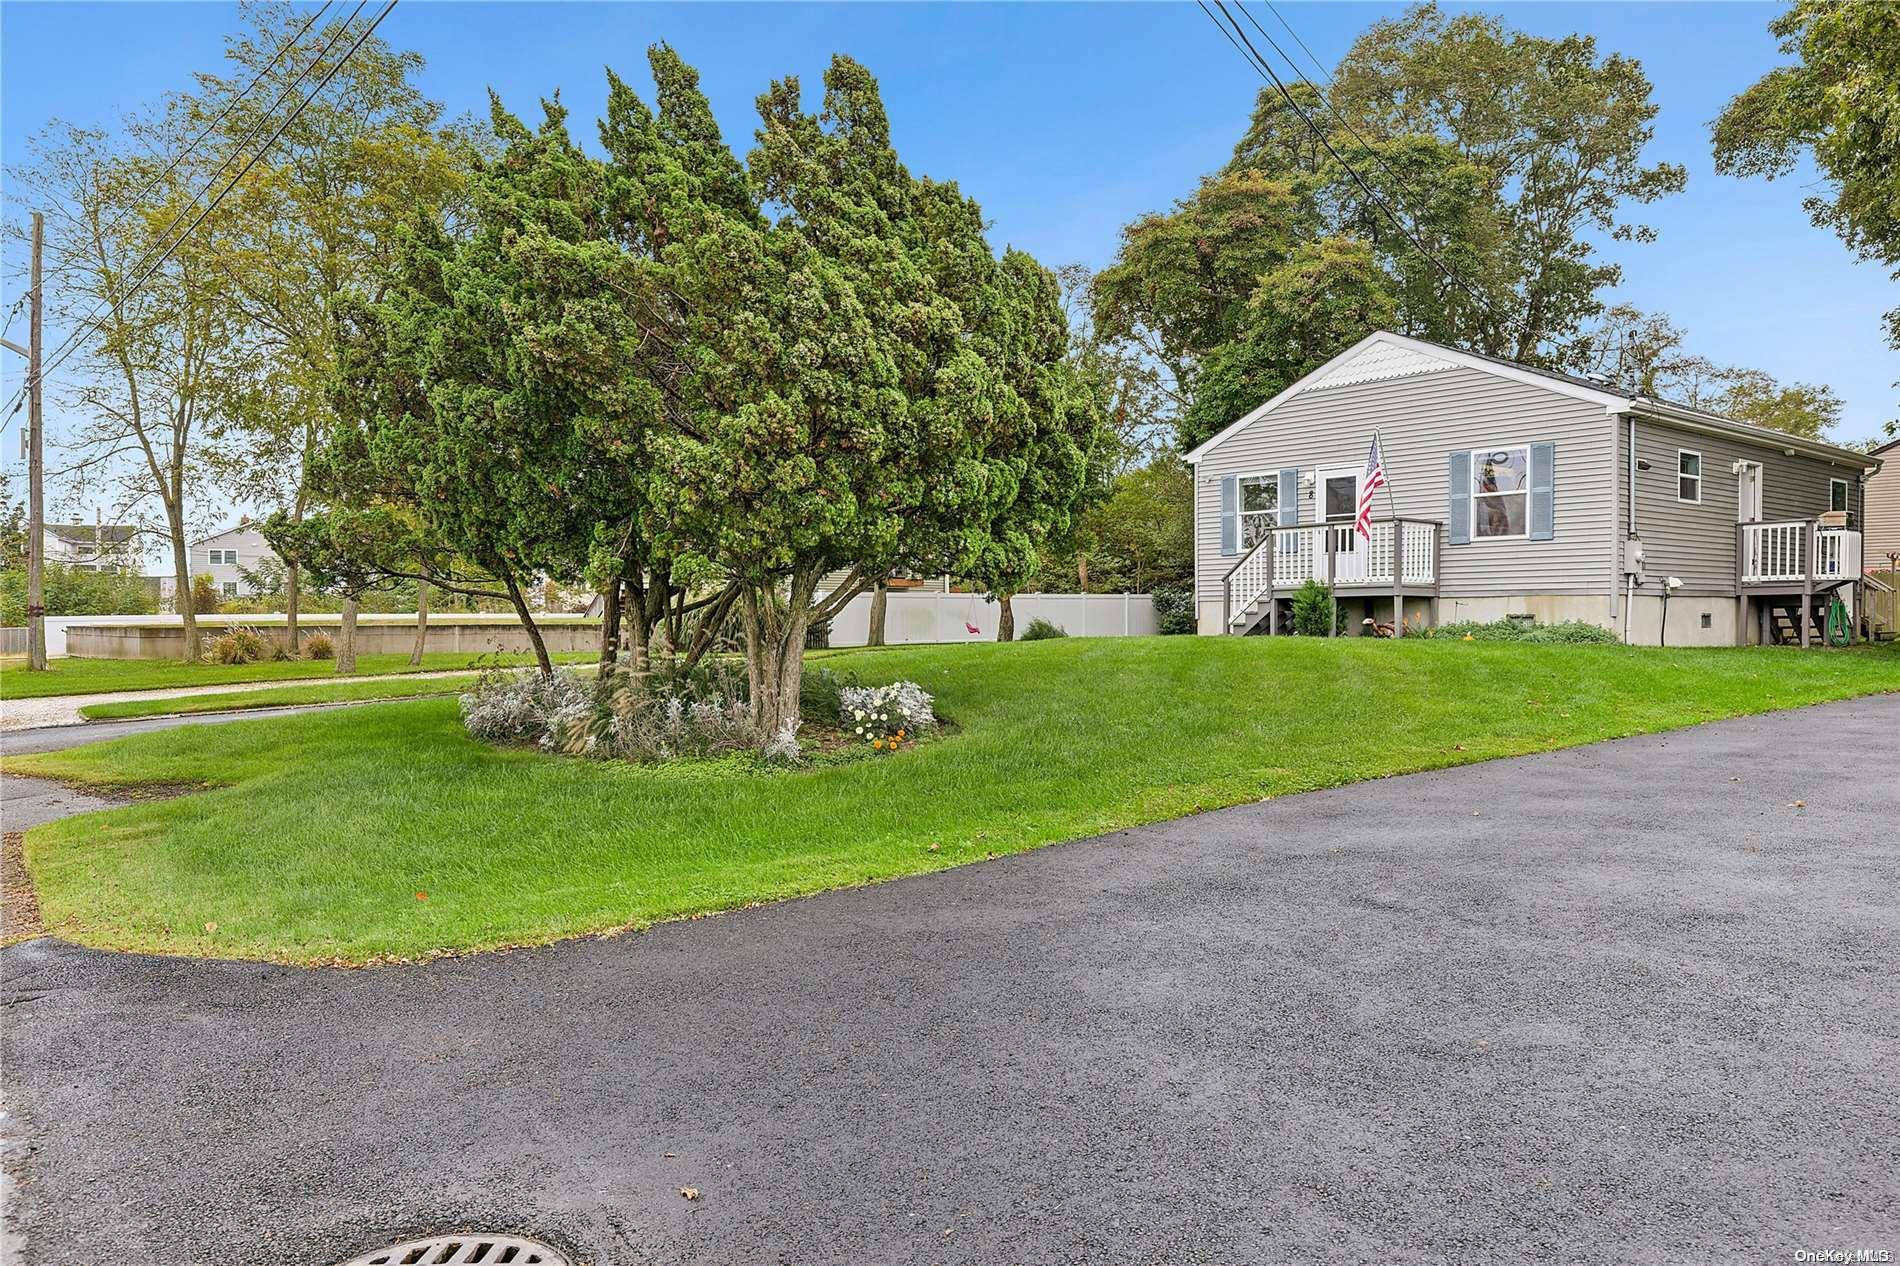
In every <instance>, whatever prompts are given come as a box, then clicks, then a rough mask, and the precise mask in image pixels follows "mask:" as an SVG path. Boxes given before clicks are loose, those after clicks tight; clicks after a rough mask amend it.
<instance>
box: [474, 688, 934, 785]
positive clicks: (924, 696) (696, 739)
mask: <svg viewBox="0 0 1900 1266" xmlns="http://www.w3.org/2000/svg"><path fill="white" fill-rule="evenodd" d="M799 702H800V711H801V713H802V714H803V719H802V721H801V723H800V724H799V725H798V727H797V728H796V729H795V730H793V731H791V732H787V733H781V734H777V735H769V736H761V735H759V734H758V733H756V732H755V731H754V729H753V728H752V723H751V717H750V707H749V704H748V701H747V696H746V679H745V677H744V676H743V675H742V674H740V673H738V672H737V671H735V670H733V669H731V668H730V667H728V666H726V665H724V664H714V665H711V666H706V665H702V666H700V667H698V668H695V669H693V670H691V671H678V670H674V669H670V668H662V669H659V670H656V671H654V672H651V673H648V674H645V675H643V676H635V675H633V674H630V673H620V674H616V675H615V676H613V677H612V678H610V679H608V680H606V681H595V680H592V679H583V678H581V677H578V676H576V675H575V674H573V673H571V672H557V673H555V674H554V676H552V677H543V676H541V675H540V673H538V672H536V671H535V670H533V669H515V670H497V671H492V672H488V673H484V674H483V675H482V677H481V679H480V680H479V681H478V682H477V683H476V685H475V688H474V689H473V690H470V691H468V692H467V693H466V694H464V695H462V696H461V709H462V723H463V725H465V726H466V727H467V729H468V732H469V734H470V735H471V736H472V737H474V738H477V739H481V740H483V741H484V742H490V743H503V744H511V745H525V746H533V747H538V748H540V749H541V750H542V751H546V752H557V753H561V754H564V755H570V756H587V757H592V758H595V759H598V760H624V761H631V762H634V763H637V764H657V763H661V762H666V761H676V760H713V759H724V758H729V757H733V756H737V755H742V754H743V755H750V756H756V757H757V758H758V759H759V760H761V761H763V762H765V763H768V764H773V765H803V764H809V763H811V762H813V761H816V760H827V759H831V760H835V759H839V758H844V757H854V756H861V755H870V754H873V753H892V752H897V751H900V750H903V749H905V748H909V747H914V746H915V745H916V744H917V742H918V741H919V739H921V738H923V737H924V736H926V735H927V734H929V733H931V732H932V731H934V730H936V729H937V728H938V726H939V721H938V718H937V715H936V711H935V708H934V703H933V700H932V699H931V696H930V694H929V692H928V691H926V690H924V688H923V687H921V686H919V685H918V684H917V683H916V682H912V681H897V682H890V683H888V684H885V685H879V686H865V685H861V684H859V683H858V682H856V681H855V680H853V679H850V678H845V677H840V676H838V675H837V674H835V673H832V672H830V671H829V670H827V669H822V668H821V669H818V670H817V671H815V672H808V673H807V674H806V675H805V679H804V684H803V689H802V690H801V691H800V700H799Z"/></svg>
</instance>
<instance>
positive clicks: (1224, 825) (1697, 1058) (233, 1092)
mask: <svg viewBox="0 0 1900 1266" xmlns="http://www.w3.org/2000/svg"><path fill="white" fill-rule="evenodd" d="M1896 736H1900V696H1887V697H1877V698H1870V699H1862V700H1856V701H1852V702H1846V703H1840V704H1832V705H1828V706H1825V707H1818V708H1810V709H1805V710H1802V711H1797V712H1788V713H1780V714H1775V715H1769V716H1761V717H1752V718H1746V719H1741V720H1736V721H1728V722H1721V723H1717V724H1713V725H1707V726H1703V727H1700V728H1697V729H1693V730H1683V731H1677V732H1674V733H1670V734H1665V735H1658V736H1653V737H1648V738H1640V739H1630V740H1625V741H1621V742H1615V743H1606V744H1600V745H1597V746H1592V747H1583V748H1573V749H1570V750H1568V751H1563V752H1556V753H1552V754H1549V755H1544V756H1535V757H1527V758H1524V759H1520V760H1511V761H1493V762H1490V763H1487V764H1480V765H1472V766H1468V767H1465V768H1462V769H1455V770H1447V771H1443V772H1438V773H1432V774H1421V775H1414V776H1410V777H1403V778H1390V779H1383V780H1379V781H1374V782H1366V783H1360V784H1357V785H1355V786H1350V787H1344V788H1339V789H1337V790H1333V791H1325V792H1318V793H1314V794H1311V795H1303V796H1291V797H1286V798H1284V799H1279V800H1274V801H1272V802H1269V803H1265V804H1255V805H1247V806H1243V807H1240V808H1235V809H1228V810H1223V811H1221V812H1217V813H1208V814H1203V815H1200V816H1196V817H1191V818H1185V819H1182V820H1179V821H1175V822H1169V823H1165V824H1161V825H1157V826H1153V827H1146V828H1142V829H1139V830H1131V831H1124V832H1120V833H1117V834H1115V835H1111V836H1107V837H1103V838H1100V839H1094V840H1086V841H1082V842H1078V843H1075V844H1071V845H1064V846H1060V847H1054V848H1046V849H1041V850H1038V851H1035V852H1031V853H1025V854H1020V855H1017V856H1013V857H1008V858H1002V859H998V860H996V861H992V862H985V863H981V864H978V865H972V866H966V867H963V868H960V869H957V870H951V871H944V872H940V873H937V874H932V875H926V876H918V877H916V878H912V879H906V880H901V881H898V882H893V883H887V884H881V885H878V886H875V887H870V888H862V889H856V890H849V891H839V892H832V893H827V894H824V895H821V896H817V897H812V898H809V899H806V900H801V901H792V902H785V903H782V904H778V905H772V906H766V907H762V908H758V909H752V910H743V911H738V912H735V913H732V914H728V915H723V916H721V917H718V918H712V919H701V920H695V921H691V922H682V923H674V924H668V925H664V926H662V927H659V928H657V929H655V930H653V931H651V932H648V933H646V934H644V935H640V936H629V937H621V938H617V939H613V940H604V941H603V940H588V941H575V942H569V943H566V944H561V945H556V946H552V947H548V948H545V949H539V950H532V951H519V952H512V953H504V954H491V955H483V956H478V957H474V958H468V959H460V960H445V961H440V962H435V963H429V964H423V965H417V966H413V967H401V968H378V969H368V970H360V971H299V970H293V969H286V968H278V967H270V966H264V965H260V964H256V963H230V962H199V961H189V960H168V959H159V958H150V957H141V956H131V955H114V954H109V953H100V952H93V951H86V950H80V949H76V948H73V947H71V946H69V945H65V944H62V943H60V942H57V941H54V940H50V939H40V940H37V941H31V942H27V943H24V944H21V945H16V946H13V947H11V948H9V949H6V950H3V951H0V986H3V988H0V995H3V996H0V1003H4V1004H5V1005H4V1007H0V1015H4V1016H5V1017H6V1023H5V1025H4V1026H0V1061H3V1062H4V1066H5V1067H6V1069H7V1084H6V1092H7V1094H8V1096H9V1100H10V1103H9V1109H10V1110H11V1111H12V1112H14V1113H16V1114H17V1117H16V1119H14V1120H12V1121H10V1122H9V1126H10V1128H11V1131H12V1132H13V1136H14V1138H15V1147H14V1148H13V1150H12V1153H11V1155H12V1158H13V1159H12V1161H11V1167H12V1171H13V1172H14V1173H15V1174H16V1175H17V1176H18V1177H19V1179H20V1186H19V1189H18V1191H17V1192H16V1194H15V1198H14V1200H13V1210H14V1215H13V1216H14V1217H15V1219H16V1221H15V1222H14V1223H13V1226H14V1227H15V1229H16V1230H17V1231H19V1232H20V1233H21V1234H23V1235H24V1237H25V1239H26V1243H27V1251H26V1254H25V1260H26V1261H27V1262H28V1263H31V1264H34V1266H64V1264H67V1263H74V1264H80V1263H83V1264H85V1266H92V1264H94V1263H99V1262H107V1261H114V1262H116V1261H137V1262H140V1263H150V1264H151V1266H171V1264H173V1263H178V1264H183V1263H196V1262H216V1263H221V1264H225V1266H231V1264H244V1263H258V1264H262V1263H272V1264H276V1263H284V1262H297V1263H309V1264H311V1266H326V1264H327V1263H332V1262H336V1261H339V1260H342V1259H344V1258H347V1257H349V1256H350V1255H351V1254H353V1253H355V1252H357V1251H360V1250H364V1249H367V1248H370V1247H372V1246H376V1245H381V1244H385V1243H390V1242H394V1241H397V1240H400V1239H404V1238H408V1237H409V1236H411V1235H419V1234H426V1233H431V1232H434V1231H437V1230H449V1229H471V1228H493V1229H512V1230H516V1231H519V1232H523V1233H527V1234H533V1235H538V1236H540V1237H542V1238H545V1239H548V1240H550V1241H553V1242H555V1243H557V1244H560V1245H563V1246H566V1247H568V1248H570V1249H572V1250H573V1251H574V1252H575V1254H576V1258H577V1260H584V1261H586V1262H589V1263H595V1264H596V1266H622V1264H630V1263H641V1264H643V1266H669V1264H683V1263H688V1262H690V1263H697V1264H701V1266H705V1264H714V1263H758V1262H796V1263H800V1264H801V1266H803V1264H806V1263H833V1262H836V1263H862V1262H877V1263H881V1264H899V1263H946V1264H947V1263H1058V1264H1075V1263H1131V1262H1140V1263H1223V1264H1226V1263H1233V1264H1236V1266H1238V1264H1240V1263H1259V1262H1327V1263H1355V1262H1366V1263H1390V1262H1395V1261H1405V1262H1421V1263H1423V1262H1431V1263H1487V1262H1500V1263H1502V1262H1512V1263H1515V1262H1524V1261H1535V1262H1609V1261H1616V1262H1625V1261H1631V1262H1664V1261H1671V1262H1675V1261H1683V1262H1743V1261H1748V1262H1756V1261H1793V1260H1796V1256H1795V1255H1796V1253H1797V1252H1798V1251H1800V1250H1813V1249H1823V1248H1824V1249H1844V1250H1847V1251H1849V1252H1851V1251H1852V1250H1854V1249H1855V1248H1857V1247H1865V1248H1870V1249H1882V1248H1886V1249H1900V1169H1897V1168H1896V1167H1895V1165H1894V1163H1893V1157H1894V1140H1895V1139H1896V1138H1900V1096H1896V1095H1895V1093H1894V1085H1895V1083H1894V1069H1895V1067H1896V1065H1897V1064H1900V835H1897V834H1896V832H1895V831H1894V829H1893V827H1894V823H1895V822H1896V821H1900V778H1897V777H1896V776H1895V771H1896V769H1900V738H1897V737H1896ZM585 843H586V842H585V841H577V846H578V845H584V844H585ZM243 844H244V841H243V840H242V839H234V840H232V841H231V846H232V847H243ZM507 897H508V894H507V893H505V892H498V893H497V894H496V900H498V901H500V900H506V899H507ZM686 1187H690V1188H693V1189H695V1190H696V1191H697V1192H698V1193H699V1196H700V1198H699V1199H697V1200H690V1201H689V1200H686V1199H684V1198H682V1196H681V1195H680V1190H681V1188H686Z"/></svg>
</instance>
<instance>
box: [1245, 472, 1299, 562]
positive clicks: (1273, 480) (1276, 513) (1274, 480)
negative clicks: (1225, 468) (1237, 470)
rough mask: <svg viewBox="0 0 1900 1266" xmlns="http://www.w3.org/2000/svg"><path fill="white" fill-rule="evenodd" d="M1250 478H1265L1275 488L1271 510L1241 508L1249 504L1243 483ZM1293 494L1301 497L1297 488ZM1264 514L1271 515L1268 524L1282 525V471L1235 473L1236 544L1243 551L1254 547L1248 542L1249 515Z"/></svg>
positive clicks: (1269, 485) (1270, 486)
mask: <svg viewBox="0 0 1900 1266" xmlns="http://www.w3.org/2000/svg"><path fill="white" fill-rule="evenodd" d="M1249 479H1259V480H1263V481H1265V483H1266V485H1267V486H1268V487H1269V488H1271V489H1273V509H1271V510H1243V509H1242V508H1241V507H1242V506H1244V505H1246V504H1247V494H1246V492H1245V490H1244V489H1242V488H1241V485H1242V484H1244V483H1246V482H1247V481H1248V480H1249ZM1293 495H1294V498H1295V499H1296V500H1297V499H1298V497H1299V492H1298V491H1297V490H1295V492H1294V494H1293ZM1263 514H1264V515H1267V516H1268V517H1269V520H1270V522H1269V524H1268V526H1270V527H1279V526H1280V472H1279V471H1278V470H1277V469H1276V470H1262V471H1255V472H1254V473H1253V474H1250V475H1235V476H1234V545H1235V547H1236V548H1238V549H1239V550H1240V551H1241V552H1243V553H1245V552H1246V551H1247V550H1249V549H1252V548H1253V546H1252V545H1249V544H1247V519H1248V517H1249V516H1255V517H1258V516H1260V515H1263ZM1262 539H1263V540H1264V539H1265V538H1264V537H1263V538H1262ZM1254 544H1255V545H1257V544H1259V542H1258V541H1256V542H1255V543H1254Z"/></svg>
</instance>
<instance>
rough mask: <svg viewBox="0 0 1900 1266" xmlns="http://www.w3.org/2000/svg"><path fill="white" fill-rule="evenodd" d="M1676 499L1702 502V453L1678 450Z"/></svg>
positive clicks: (1683, 449)
mask: <svg viewBox="0 0 1900 1266" xmlns="http://www.w3.org/2000/svg"><path fill="white" fill-rule="evenodd" d="M1676 500H1678V501H1687V502H1690V503H1691V504H1694V505H1700V504H1702V454H1700V453H1692V452H1690V451H1689V450H1688V449H1686V448H1679V449H1677V450H1676Z"/></svg>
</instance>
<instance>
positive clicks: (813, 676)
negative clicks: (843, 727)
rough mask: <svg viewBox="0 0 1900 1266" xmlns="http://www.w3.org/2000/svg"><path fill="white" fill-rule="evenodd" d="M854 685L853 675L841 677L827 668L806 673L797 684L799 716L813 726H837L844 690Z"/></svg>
mask: <svg viewBox="0 0 1900 1266" xmlns="http://www.w3.org/2000/svg"><path fill="white" fill-rule="evenodd" d="M855 685H857V677H856V676H855V675H851V674H847V675H845V676H842V677H841V676H839V675H838V674H837V673H834V672H832V671H831V670H830V669H829V668H820V669H819V670H818V671H816V672H809V671H808V672H806V674H805V675H804V676H803V677H802V678H801V679H800V680H799V683H798V712H799V715H800V716H802V717H804V718H805V719H806V720H807V721H810V722H812V723H813V724H814V725H828V726H835V725H837V724H838V723H839V719H840V718H841V717H842V716H843V714H844V705H843V701H842V695H843V693H844V690H845V688H846V687H847V686H855Z"/></svg>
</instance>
